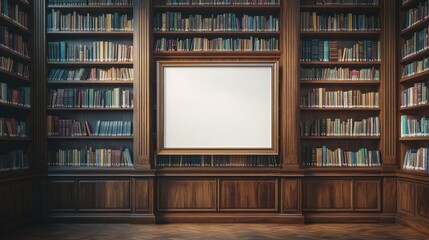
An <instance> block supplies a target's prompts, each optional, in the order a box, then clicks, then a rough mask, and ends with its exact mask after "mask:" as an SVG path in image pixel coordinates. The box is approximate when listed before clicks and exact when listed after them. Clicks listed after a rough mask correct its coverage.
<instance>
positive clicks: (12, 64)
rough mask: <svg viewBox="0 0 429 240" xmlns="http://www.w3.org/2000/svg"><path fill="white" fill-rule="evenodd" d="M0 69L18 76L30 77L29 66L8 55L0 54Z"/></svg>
mask: <svg viewBox="0 0 429 240" xmlns="http://www.w3.org/2000/svg"><path fill="white" fill-rule="evenodd" d="M0 69H2V70H4V71H7V72H9V73H10V74H12V75H16V76H19V77H24V78H28V77H30V66H29V65H28V64H25V63H21V62H19V61H17V60H15V59H13V58H10V57H4V56H0Z"/></svg>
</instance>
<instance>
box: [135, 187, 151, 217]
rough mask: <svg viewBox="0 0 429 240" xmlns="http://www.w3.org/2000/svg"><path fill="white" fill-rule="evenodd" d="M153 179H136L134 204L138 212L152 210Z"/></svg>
mask: <svg viewBox="0 0 429 240" xmlns="http://www.w3.org/2000/svg"><path fill="white" fill-rule="evenodd" d="M152 185H153V180H152V179H135V183H134V194H135V198H134V204H135V211H136V212H151V206H152V199H153V198H152V196H153V195H152V191H153V187H152Z"/></svg>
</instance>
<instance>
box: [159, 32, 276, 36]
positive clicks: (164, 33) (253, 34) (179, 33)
mask: <svg viewBox="0 0 429 240" xmlns="http://www.w3.org/2000/svg"><path fill="white" fill-rule="evenodd" d="M153 35H154V36H156V37H158V36H159V37H188V36H191V37H193V36H208V37H228V36H231V37H240V36H243V37H244V36H255V37H276V36H277V37H278V36H279V35H280V32H278V31H266V32H255V31H237V32H234V31H187V32H186V31H180V32H179V31H178V32H154V33H153Z"/></svg>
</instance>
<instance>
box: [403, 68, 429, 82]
mask: <svg viewBox="0 0 429 240" xmlns="http://www.w3.org/2000/svg"><path fill="white" fill-rule="evenodd" d="M428 78H429V70H426V71H423V72H420V73H416V74H414V75H411V76H408V77H404V78H401V80H400V83H415V82H418V81H421V80H426V79H428Z"/></svg>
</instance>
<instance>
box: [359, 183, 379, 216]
mask: <svg viewBox="0 0 429 240" xmlns="http://www.w3.org/2000/svg"><path fill="white" fill-rule="evenodd" d="M380 205H381V198H380V180H355V182H354V209H355V210H357V211H380V210H381V207H380Z"/></svg>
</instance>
